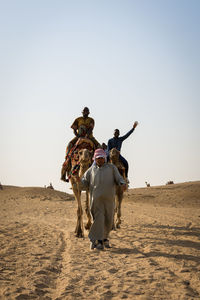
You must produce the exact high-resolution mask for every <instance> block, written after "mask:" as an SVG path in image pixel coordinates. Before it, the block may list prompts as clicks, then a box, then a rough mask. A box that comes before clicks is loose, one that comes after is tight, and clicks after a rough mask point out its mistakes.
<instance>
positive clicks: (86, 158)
mask: <svg viewBox="0 0 200 300" xmlns="http://www.w3.org/2000/svg"><path fill="white" fill-rule="evenodd" d="M92 155H93V151H89V150H88V149H81V150H79V151H78V157H79V162H80V164H81V163H83V164H86V163H88V164H91V163H92Z"/></svg>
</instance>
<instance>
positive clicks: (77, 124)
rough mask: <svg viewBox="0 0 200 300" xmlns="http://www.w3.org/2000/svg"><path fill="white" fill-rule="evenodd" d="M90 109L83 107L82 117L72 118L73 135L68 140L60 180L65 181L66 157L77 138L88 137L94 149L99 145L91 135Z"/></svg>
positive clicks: (68, 164)
mask: <svg viewBox="0 0 200 300" xmlns="http://www.w3.org/2000/svg"><path fill="white" fill-rule="evenodd" d="M89 113H90V111H89V108H88V107H84V109H83V111H82V115H83V116H82V117H78V118H76V119H75V120H74V122H73V124H72V125H71V128H72V129H73V131H74V135H75V137H74V138H73V139H72V140H71V141H70V142H69V144H68V145H67V149H66V156H65V162H64V164H63V167H62V170H61V180H63V181H67V182H68V180H67V179H66V172H68V170H69V169H70V159H68V156H69V153H70V151H71V150H72V148H73V147H74V146H75V144H76V142H77V141H78V139H79V138H88V139H90V140H91V141H92V142H93V143H94V147H95V149H97V148H99V147H100V144H99V142H98V141H97V140H96V139H95V138H94V136H93V129H94V125H95V122H94V119H93V118H90V117H89V116H88V115H89Z"/></svg>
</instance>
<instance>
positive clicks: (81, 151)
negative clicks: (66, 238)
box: [69, 138, 94, 238]
mask: <svg viewBox="0 0 200 300" xmlns="http://www.w3.org/2000/svg"><path fill="white" fill-rule="evenodd" d="M93 150H94V144H93V142H92V141H91V140H89V139H86V138H80V140H79V145H78V146H77V149H76V151H75V152H74V153H73V155H72V157H71V172H70V176H69V180H70V183H71V186H72V191H73V194H74V196H75V199H76V200H77V204H78V209H77V224H76V229H75V234H76V237H81V238H82V237H84V226H83V208H82V203H81V181H80V179H81V177H82V176H83V174H84V173H85V172H86V171H87V169H88V168H89V167H90V166H91V164H92V156H93ZM89 202H90V200H89V190H86V202H85V212H86V215H87V224H86V225H85V229H87V230H89V229H90V227H91V224H92V221H91V219H92V218H91V214H90V207H89V206H90V203H89Z"/></svg>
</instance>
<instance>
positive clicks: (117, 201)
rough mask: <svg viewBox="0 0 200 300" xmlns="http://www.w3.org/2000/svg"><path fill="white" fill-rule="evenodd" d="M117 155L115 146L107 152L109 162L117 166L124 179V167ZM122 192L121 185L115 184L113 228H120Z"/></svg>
mask: <svg viewBox="0 0 200 300" xmlns="http://www.w3.org/2000/svg"><path fill="white" fill-rule="evenodd" d="M119 155H120V152H119V151H118V150H117V149H116V148H113V149H112V150H111V151H110V154H109V156H110V163H111V164H114V165H115V166H116V167H117V168H118V170H119V173H120V174H121V175H122V177H123V178H124V179H125V181H126V176H125V168H124V166H123V164H122V162H121V161H120V159H119ZM127 188H128V185H127ZM123 194H124V191H123V188H122V187H121V186H119V185H117V186H116V197H115V213H116V222H115V220H114V224H113V229H115V226H116V228H120V224H121V205H122V200H123Z"/></svg>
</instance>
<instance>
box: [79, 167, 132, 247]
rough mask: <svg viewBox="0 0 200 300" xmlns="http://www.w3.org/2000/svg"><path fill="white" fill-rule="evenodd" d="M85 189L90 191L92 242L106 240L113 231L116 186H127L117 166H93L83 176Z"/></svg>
mask: <svg viewBox="0 0 200 300" xmlns="http://www.w3.org/2000/svg"><path fill="white" fill-rule="evenodd" d="M81 181H82V184H83V187H85V188H89V190H90V201H91V214H92V217H93V221H94V222H93V224H92V227H91V229H90V232H89V238H90V240H91V241H95V240H104V239H107V238H108V236H109V232H110V231H111V229H112V225H113V217H114V208H115V186H116V184H117V185H121V184H125V183H126V182H125V180H124V179H123V177H122V176H121V175H120V173H119V171H118V169H117V168H116V166H115V165H113V164H110V163H104V165H103V166H102V167H98V166H97V165H92V166H91V167H90V168H89V169H88V170H87V171H86V172H85V174H84V175H83V178H82V180H81Z"/></svg>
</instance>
